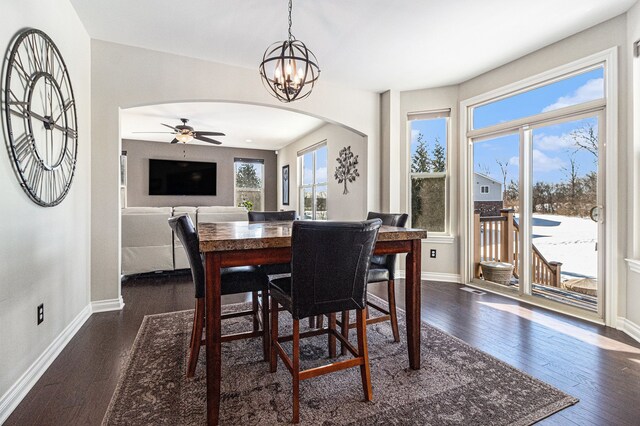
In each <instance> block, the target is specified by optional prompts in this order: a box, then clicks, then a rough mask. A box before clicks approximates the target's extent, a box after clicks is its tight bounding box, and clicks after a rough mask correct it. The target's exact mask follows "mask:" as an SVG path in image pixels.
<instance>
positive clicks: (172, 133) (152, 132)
mask: <svg viewBox="0 0 640 426" xmlns="http://www.w3.org/2000/svg"><path fill="white" fill-rule="evenodd" d="M131 133H164V134H167V133H169V134H171V135H173V134H175V132H131Z"/></svg>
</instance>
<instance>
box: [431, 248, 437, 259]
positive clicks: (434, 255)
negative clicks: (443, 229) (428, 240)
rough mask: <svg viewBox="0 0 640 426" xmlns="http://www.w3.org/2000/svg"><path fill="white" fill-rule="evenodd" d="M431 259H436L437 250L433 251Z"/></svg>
mask: <svg viewBox="0 0 640 426" xmlns="http://www.w3.org/2000/svg"><path fill="white" fill-rule="evenodd" d="M429 257H431V258H432V259H435V258H436V249H431V252H430V254H429Z"/></svg>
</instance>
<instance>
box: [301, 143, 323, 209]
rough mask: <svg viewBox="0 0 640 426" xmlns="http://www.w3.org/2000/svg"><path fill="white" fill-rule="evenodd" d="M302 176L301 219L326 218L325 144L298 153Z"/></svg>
mask: <svg viewBox="0 0 640 426" xmlns="http://www.w3.org/2000/svg"><path fill="white" fill-rule="evenodd" d="M298 161H299V164H300V170H302V176H301V178H300V186H299V195H300V197H299V211H300V213H301V217H302V218H303V219H310V220H327V164H328V163H327V145H326V144H325V143H324V142H323V143H321V145H315V146H313V147H311V148H309V149H308V150H306V151H302V152H299V153H298Z"/></svg>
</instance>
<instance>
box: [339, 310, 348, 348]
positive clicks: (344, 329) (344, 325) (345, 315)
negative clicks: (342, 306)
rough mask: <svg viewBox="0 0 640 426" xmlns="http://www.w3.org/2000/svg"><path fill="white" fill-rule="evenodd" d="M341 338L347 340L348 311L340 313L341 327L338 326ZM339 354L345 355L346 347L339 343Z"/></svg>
mask: <svg viewBox="0 0 640 426" xmlns="http://www.w3.org/2000/svg"><path fill="white" fill-rule="evenodd" d="M340 330H341V332H342V337H344V338H345V339H346V340H349V311H342V325H341V326H340ZM340 354H342V355H346V354H347V347H346V346H345V345H343V344H342V343H340Z"/></svg>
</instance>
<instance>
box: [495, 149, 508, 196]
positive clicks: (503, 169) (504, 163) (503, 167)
mask: <svg viewBox="0 0 640 426" xmlns="http://www.w3.org/2000/svg"><path fill="white" fill-rule="evenodd" d="M496 163H498V166H499V167H500V173H501V174H502V204H503V205H504V203H505V202H506V201H507V174H509V160H496Z"/></svg>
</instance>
